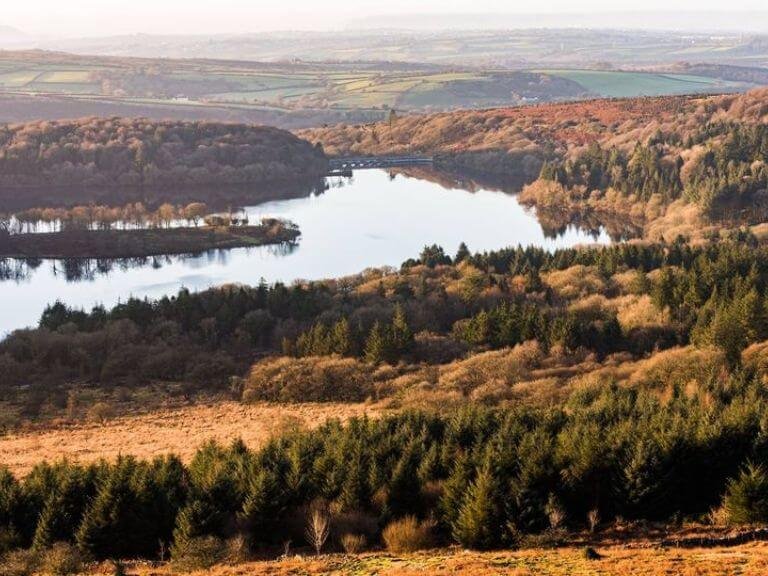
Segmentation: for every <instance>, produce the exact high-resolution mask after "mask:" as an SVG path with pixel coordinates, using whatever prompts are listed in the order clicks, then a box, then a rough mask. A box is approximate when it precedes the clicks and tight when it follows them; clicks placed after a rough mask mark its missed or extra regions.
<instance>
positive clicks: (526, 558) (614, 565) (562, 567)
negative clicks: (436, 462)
mask: <svg viewBox="0 0 768 576" xmlns="http://www.w3.org/2000/svg"><path fill="white" fill-rule="evenodd" d="M642 546H644V547H642ZM596 549H597V552H598V553H599V554H600V555H601V558H600V559H599V560H589V559H587V558H586V557H585V555H584V553H583V548H582V547H577V546H569V547H564V548H559V549H530V550H522V551H517V552H509V551H498V552H486V553H477V552H467V551H461V550H458V549H450V550H433V551H429V552H424V553H415V554H404V555H390V554H384V553H372V554H363V555H359V556H349V555H329V556H321V557H319V558H316V557H314V556H312V557H309V556H303V557H299V556H295V557H289V558H285V559H281V560H275V561H264V562H251V563H248V564H242V565H237V566H217V567H215V568H212V569H210V570H206V571H200V572H194V573H193V575H194V576H245V575H246V574H247V575H248V576H262V575H270V576H282V575H286V576H287V575H289V574H301V575H307V576H316V575H317V576H319V575H321V574H338V575H346V574H349V575H353V574H354V575H363V574H377V575H379V576H411V575H413V576H416V575H418V576H424V575H441V576H442V575H448V574H452V575H453V574H472V575H473V576H490V575H492V574H493V575H497V574H509V575H514V576H534V575H536V576H540V575H551V576H566V575H573V574H580V575H594V576H604V575H605V576H607V575H621V576H661V575H670V576H671V575H683V576H704V575H707V576H710V575H712V576H730V575H733V574H739V575H741V576H758V575H763V574H766V573H768V544H766V543H753V544H746V545H743V546H736V547H732V548H707V549H703V548H694V549H661V548H657V547H654V546H652V545H650V544H643V543H638V544H636V545H633V544H626V543H622V544H613V545H609V546H605V547H597V548H596ZM106 570H107V569H106V568H105V571H104V572H103V573H104V574H107V573H108V572H107V571H106ZM96 573H101V572H94V574H96ZM129 573H130V574H135V575H136V576H150V575H154V576H166V575H168V574H170V571H169V570H168V568H166V567H159V568H158V567H142V566H138V567H135V568H133V567H132V568H131V569H130V570H129Z"/></svg>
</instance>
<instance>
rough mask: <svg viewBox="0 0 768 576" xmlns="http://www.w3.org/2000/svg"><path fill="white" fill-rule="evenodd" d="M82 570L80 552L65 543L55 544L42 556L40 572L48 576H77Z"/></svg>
mask: <svg viewBox="0 0 768 576" xmlns="http://www.w3.org/2000/svg"><path fill="white" fill-rule="evenodd" d="M82 568H83V558H82V556H81V554H80V551H79V550H78V549H77V548H76V547H75V546H73V545H72V544H69V543H67V542H57V543H56V544H54V545H53V546H51V547H50V548H49V549H48V550H46V551H45V553H44V554H43V558H42V570H43V572H44V573H46V574H49V575H50V576H69V575H70V574H77V573H78V572H80V571H81V570H82Z"/></svg>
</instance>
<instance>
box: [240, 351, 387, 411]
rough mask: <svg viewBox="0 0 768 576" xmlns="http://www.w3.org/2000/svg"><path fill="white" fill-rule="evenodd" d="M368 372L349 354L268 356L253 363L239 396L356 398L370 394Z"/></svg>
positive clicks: (322, 399)
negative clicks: (331, 355) (348, 356)
mask: <svg viewBox="0 0 768 576" xmlns="http://www.w3.org/2000/svg"><path fill="white" fill-rule="evenodd" d="M370 376H371V367H369V366H367V365H365V364H364V363H362V362H358V361H357V360H352V359H349V358H344V359H342V358H333V357H322V358H321V357H309V358H277V359H271V360H266V361H263V362H259V363H257V364H255V365H254V366H253V368H252V369H251V373H250V374H249V376H248V378H247V380H246V383H245V389H244V391H243V400H244V401H245V402H255V401H259V400H267V401H273V402H329V401H348V402H357V401H361V400H365V398H367V397H368V396H370V394H371V392H372V386H371V377H370Z"/></svg>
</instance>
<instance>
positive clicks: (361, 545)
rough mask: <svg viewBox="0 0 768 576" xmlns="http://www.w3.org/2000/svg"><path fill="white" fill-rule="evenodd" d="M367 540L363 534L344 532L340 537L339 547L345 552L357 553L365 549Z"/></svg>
mask: <svg viewBox="0 0 768 576" xmlns="http://www.w3.org/2000/svg"><path fill="white" fill-rule="evenodd" d="M367 543H368V541H367V540H366V538H365V535H363V534H344V536H342V537H341V547H342V548H344V552H346V553H347V554H359V553H360V552H362V551H363V550H365V546H366V544H367Z"/></svg>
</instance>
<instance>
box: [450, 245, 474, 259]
mask: <svg viewBox="0 0 768 576" xmlns="http://www.w3.org/2000/svg"><path fill="white" fill-rule="evenodd" d="M470 256H471V254H470V252H469V248H467V245H466V244H465V243H464V242H462V243H461V244H459V249H458V250H457V251H456V256H454V258H453V261H454V263H455V264H458V263H459V262H464V260H466V259H468V258H469V257H470Z"/></svg>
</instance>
